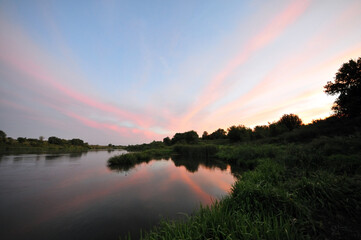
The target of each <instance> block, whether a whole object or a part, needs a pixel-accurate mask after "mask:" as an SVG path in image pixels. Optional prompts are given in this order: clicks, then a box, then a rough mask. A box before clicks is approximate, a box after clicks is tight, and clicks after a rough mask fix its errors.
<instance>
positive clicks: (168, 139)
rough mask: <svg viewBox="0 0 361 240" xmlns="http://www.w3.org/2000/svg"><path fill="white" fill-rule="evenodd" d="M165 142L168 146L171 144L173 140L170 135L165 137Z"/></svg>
mask: <svg viewBox="0 0 361 240" xmlns="http://www.w3.org/2000/svg"><path fill="white" fill-rule="evenodd" d="M163 143H164V144H165V145H167V146H169V145H171V144H172V142H171V140H170V138H169V137H166V138H163Z"/></svg>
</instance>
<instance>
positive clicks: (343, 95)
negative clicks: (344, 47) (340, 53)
mask: <svg viewBox="0 0 361 240" xmlns="http://www.w3.org/2000/svg"><path fill="white" fill-rule="evenodd" d="M324 88H325V92H326V93H327V94H330V95H335V94H339V96H338V97H337V99H336V101H335V102H334V105H333V107H332V109H333V110H334V112H335V114H336V115H337V116H340V117H356V116H360V115H361V57H360V58H358V59H357V61H355V60H353V59H351V60H350V61H349V62H347V63H344V64H343V65H342V67H341V68H340V69H339V70H338V72H337V73H336V77H335V81H334V82H330V81H329V82H327V84H326V85H325V86H324Z"/></svg>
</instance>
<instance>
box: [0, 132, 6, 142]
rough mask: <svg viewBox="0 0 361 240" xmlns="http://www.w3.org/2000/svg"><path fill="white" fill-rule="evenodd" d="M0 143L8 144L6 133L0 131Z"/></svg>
mask: <svg viewBox="0 0 361 240" xmlns="http://www.w3.org/2000/svg"><path fill="white" fill-rule="evenodd" d="M0 142H6V133H5V132H4V131H1V130H0Z"/></svg>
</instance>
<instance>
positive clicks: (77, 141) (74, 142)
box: [70, 138, 84, 146]
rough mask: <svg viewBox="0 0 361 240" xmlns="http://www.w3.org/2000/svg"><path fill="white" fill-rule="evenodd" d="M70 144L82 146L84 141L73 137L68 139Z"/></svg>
mask: <svg viewBox="0 0 361 240" xmlns="http://www.w3.org/2000/svg"><path fill="white" fill-rule="evenodd" d="M70 144H71V145H75V146H83V145H84V141H83V140H81V139H79V138H73V139H72V140H70Z"/></svg>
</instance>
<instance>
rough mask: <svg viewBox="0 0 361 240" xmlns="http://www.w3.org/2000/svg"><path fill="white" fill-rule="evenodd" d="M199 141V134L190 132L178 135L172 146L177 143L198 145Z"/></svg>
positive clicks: (174, 137)
mask: <svg viewBox="0 0 361 240" xmlns="http://www.w3.org/2000/svg"><path fill="white" fill-rule="evenodd" d="M198 139H199V136H198V134H197V132H195V131H193V130H192V131H188V132H184V133H176V134H175V135H174V136H173V138H172V140H171V142H172V144H176V143H196V142H197V141H198Z"/></svg>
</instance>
